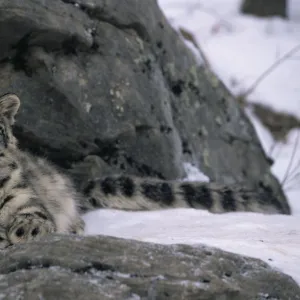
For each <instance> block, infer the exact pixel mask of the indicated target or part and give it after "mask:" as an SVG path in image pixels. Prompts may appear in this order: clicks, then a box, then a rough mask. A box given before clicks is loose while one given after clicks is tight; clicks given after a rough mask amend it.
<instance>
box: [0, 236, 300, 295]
mask: <svg viewBox="0 0 300 300" xmlns="http://www.w3.org/2000/svg"><path fill="white" fill-rule="evenodd" d="M70 253H72V255H70ZM0 274H1V275H0V299H5V300H15V299H24V300H27V299H28V300H29V299H30V300H35V299H47V300H51V299H53V300H56V299H65V300H68V299H70V300H71V299H72V300H73V299H78V300H81V299H82V300H86V299H89V300H93V299H95V300H96V299H128V300H129V299H132V300H138V299H149V300H156V299H157V300H158V299H172V300H176V299H197V300H201V299H203V300H204V299H205V300H210V299H211V300H214V299H224V300H254V299H256V300H267V299H274V300H275V299H278V300H279V299H282V300H283V299H284V300H288V299H291V300H297V299H300V287H299V286H298V285H297V284H296V283H295V282H294V281H293V279H291V278H290V277H289V276H287V275H284V274H282V273H280V272H279V271H277V270H274V269H272V268H271V267H269V266H268V265H267V264H266V263H264V262H261V261H259V260H257V259H253V258H248V257H242V256H239V255H236V254H231V253H228V252H225V251H221V250H218V249H215V248H210V247H206V246H203V245H199V246H195V247H191V246H187V245H171V246H165V245H157V244H150V243H144V242H138V241H133V240H125V239H119V238H113V237H104V236H98V237H85V238H78V237H71V236H68V237H60V236H52V237H48V238H47V239H45V240H41V241H39V242H35V243H28V244H26V245H25V244H24V245H21V244H19V245H17V246H14V247H12V248H9V249H7V250H5V251H3V252H2V253H1V254H0Z"/></svg>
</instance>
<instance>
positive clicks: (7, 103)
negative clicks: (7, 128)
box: [0, 94, 20, 124]
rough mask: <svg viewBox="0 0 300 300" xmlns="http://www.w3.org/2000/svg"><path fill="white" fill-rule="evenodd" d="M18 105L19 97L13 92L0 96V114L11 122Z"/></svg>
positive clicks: (13, 120) (13, 119)
mask: <svg viewBox="0 0 300 300" xmlns="http://www.w3.org/2000/svg"><path fill="white" fill-rule="evenodd" d="M19 107H20V99H19V97H18V96H17V95H15V94H6V95H3V96H2V97H0V114H1V115H4V116H5V117H6V118H7V119H8V120H9V122H10V124H13V123H14V122H15V118H14V117H15V115H16V113H17V112H18V110H19Z"/></svg>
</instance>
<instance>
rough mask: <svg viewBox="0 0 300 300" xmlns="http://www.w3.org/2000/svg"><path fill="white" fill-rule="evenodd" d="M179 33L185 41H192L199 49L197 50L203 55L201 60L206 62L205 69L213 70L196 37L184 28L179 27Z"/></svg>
mask: <svg viewBox="0 0 300 300" xmlns="http://www.w3.org/2000/svg"><path fill="white" fill-rule="evenodd" d="M179 31H180V33H181V35H182V36H183V38H184V39H185V40H187V41H190V42H191V43H192V44H193V45H194V46H195V47H196V48H197V50H198V51H199V53H200V55H201V58H202V59H203V61H204V65H205V67H207V68H209V69H211V67H210V63H209V60H208V58H207V56H206V54H205V53H204V51H203V50H202V48H201V47H200V45H199V44H198V43H197V41H196V39H195V37H194V35H193V34H192V33H191V32H190V31H188V30H187V29H185V28H183V27H179Z"/></svg>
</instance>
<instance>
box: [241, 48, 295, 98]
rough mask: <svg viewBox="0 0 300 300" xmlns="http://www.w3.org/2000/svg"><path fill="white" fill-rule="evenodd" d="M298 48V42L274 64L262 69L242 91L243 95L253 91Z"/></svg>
mask: <svg viewBox="0 0 300 300" xmlns="http://www.w3.org/2000/svg"><path fill="white" fill-rule="evenodd" d="M299 50H300V44H299V45H297V46H295V47H294V48H292V49H291V50H290V51H288V52H287V53H286V54H284V55H283V56H282V57H281V58H280V59H278V60H277V61H276V62H275V63H274V64H272V65H271V66H270V67H269V68H268V69H267V70H266V71H264V72H263V73H262V74H261V75H260V76H259V77H258V78H257V79H256V80H255V82H254V83H253V84H252V85H251V86H250V87H249V88H248V89H247V90H246V91H245V92H244V94H243V96H244V97H247V96H249V95H250V94H252V93H253V91H254V90H255V88H256V87H257V86H258V85H259V84H260V83H261V81H263V79H265V78H266V77H267V76H268V75H269V74H270V73H271V72H272V71H273V70H275V69H276V68H277V67H278V66H279V65H280V64H281V63H283V62H284V61H285V60H287V59H288V58H289V57H291V56H292V55H293V54H294V53H296V52H298V51H299Z"/></svg>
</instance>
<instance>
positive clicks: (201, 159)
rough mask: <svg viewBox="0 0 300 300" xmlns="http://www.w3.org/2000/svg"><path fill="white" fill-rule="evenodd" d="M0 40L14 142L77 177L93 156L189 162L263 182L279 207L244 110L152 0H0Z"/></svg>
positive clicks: (135, 164) (134, 169)
mask: <svg viewBox="0 0 300 300" xmlns="http://www.w3.org/2000/svg"><path fill="white" fill-rule="evenodd" d="M0 42H1V47H0V62H1V63H0V72H1V79H0V93H7V92H15V93H17V94H18V95H19V96H20V98H21V100H22V101H23V103H22V107H21V111H20V114H19V116H18V120H17V124H16V128H15V133H16V135H17V137H18V138H19V140H20V141H21V146H22V147H24V148H27V149H29V150H31V151H32V152H34V153H38V154H42V155H46V156H47V157H48V158H49V159H50V160H52V161H54V162H55V163H56V164H58V165H60V166H61V167H63V168H65V169H68V170H71V171H72V174H76V175H78V176H79V177H80V183H82V184H83V181H85V182H86V181H87V180H88V179H89V178H90V176H91V173H93V174H96V175H97V176H99V175H102V174H103V169H102V168H99V163H93V160H94V159H96V161H97V162H99V160H101V161H102V162H101V163H100V165H103V164H105V165H106V166H107V168H105V170H108V172H110V171H111V170H114V171H117V172H126V173H131V174H135V175H142V176H144V175H147V176H155V177H160V178H165V179H175V178H180V177H182V176H184V170H183V161H188V162H192V163H193V164H195V165H197V166H198V167H200V168H201V170H202V171H203V172H205V173H206V175H208V176H209V177H210V179H211V180H213V181H218V182H222V183H226V184H234V183H237V182H242V183H243V184H244V183H246V184H247V185H249V186H251V187H257V181H258V179H259V180H261V181H262V182H263V186H265V185H267V186H268V190H267V192H268V196H269V192H270V191H272V193H275V194H276V195H277V196H278V197H279V198H280V199H281V202H282V203H284V204H283V208H282V210H283V212H285V213H289V207H288V205H287V204H286V201H285V199H284V196H283V194H282V191H281V189H280V187H279V185H278V182H277V181H276V179H274V177H273V176H272V175H271V174H270V170H269V168H270V161H269V160H268V159H267V157H266V156H265V154H264V152H263V150H262V148H261V145H260V143H259V141H258V138H257V136H256V134H255V132H254V129H253V127H252V126H251V124H250V123H249V121H248V119H247V118H246V117H245V115H244V114H243V112H242V110H241V109H240V108H239V107H238V106H237V105H236V103H235V101H233V99H232V97H231V96H230V95H229V93H228V92H227V90H226V88H225V87H224V86H223V84H222V83H221V82H220V81H219V80H218V79H217V78H216V77H215V76H214V75H213V74H211V73H210V72H209V71H208V70H206V69H205V68H204V67H201V66H199V62H198V61H197V59H196V58H195V57H194V55H193V54H192V53H191V52H190V50H189V49H187V48H186V46H185V44H184V42H183V40H182V39H181V38H180V37H179V36H178V34H177V33H176V32H175V31H174V30H173V29H172V28H171V26H170V25H169V23H168V22H167V20H166V19H165V17H164V15H163V14H162V13H161V11H160V10H159V8H158V5H157V3H156V2H155V1H151V3H147V5H145V4H144V3H143V2H142V1H139V0H129V1H119V0H111V1H105V0H76V1H75V0H64V1H62V0H53V1H51V3H50V2H46V1H38V0H28V1H22V0H10V1H5V0H0ZM90 156H92V158H90ZM86 158H87V159H86ZM85 159H86V160H85ZM83 161H85V164H86V165H87V167H82V164H83ZM91 169H93V170H92V171H91V172H90V170H91ZM83 170H86V171H87V173H83ZM75 179H77V178H75Z"/></svg>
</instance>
